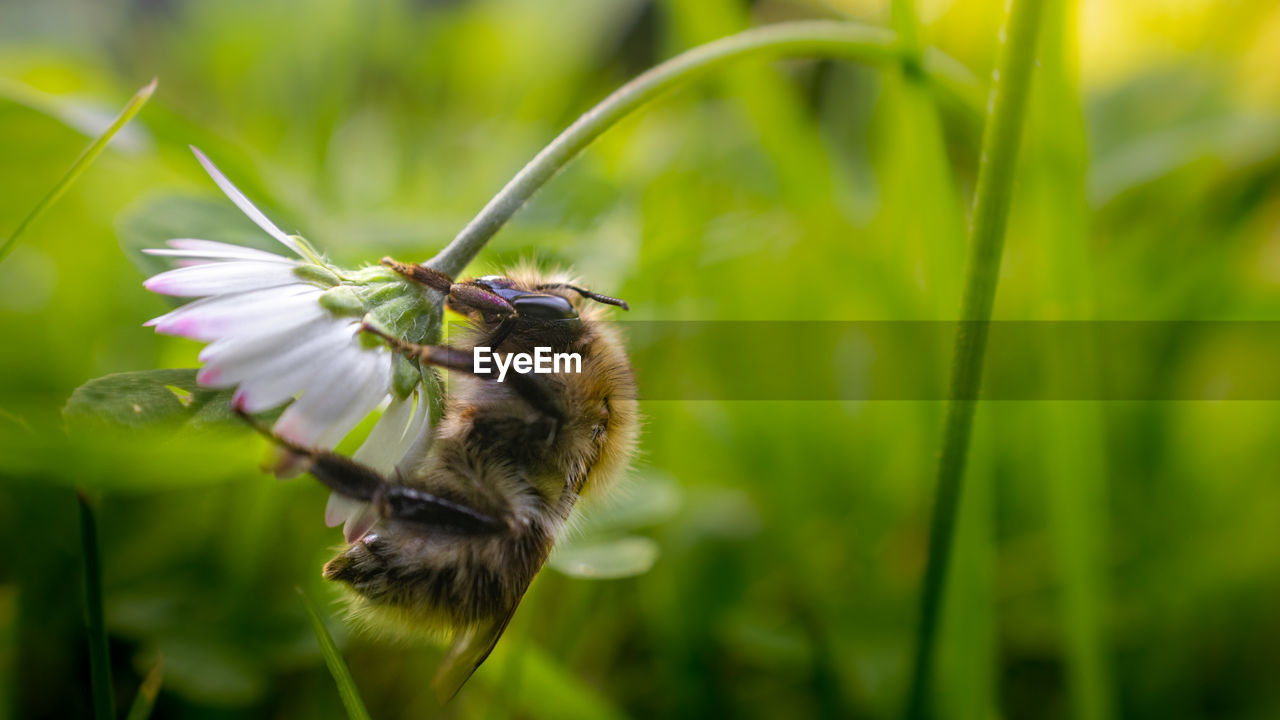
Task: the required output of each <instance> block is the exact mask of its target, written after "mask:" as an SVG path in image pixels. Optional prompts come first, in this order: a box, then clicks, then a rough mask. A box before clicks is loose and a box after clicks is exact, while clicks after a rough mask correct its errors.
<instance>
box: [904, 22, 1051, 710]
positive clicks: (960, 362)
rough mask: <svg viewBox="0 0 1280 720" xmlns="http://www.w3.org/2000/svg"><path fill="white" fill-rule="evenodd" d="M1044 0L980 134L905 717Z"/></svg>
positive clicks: (952, 504) (938, 593)
mask: <svg viewBox="0 0 1280 720" xmlns="http://www.w3.org/2000/svg"><path fill="white" fill-rule="evenodd" d="M1042 4H1043V3H1042V0H1013V3H1012V7H1011V8H1010V10H1009V17H1008V21H1007V26H1006V32H1007V37H1008V43H1007V45H1006V46H1005V48H1004V52H1003V53H1002V56H1001V59H1000V64H999V67H998V69H997V71H996V74H995V76H994V77H995V82H994V84H993V85H992V90H991V113H990V116H989V120H988V122H987V127H986V130H985V132H984V133H983V138H982V159H981V161H980V164H979V166H978V186H977V190H976V193H975V195H974V200H973V221H972V224H971V225H970V228H969V259H968V262H967V267H966V269H965V285H964V294H963V297H962V300H961V304H960V320H961V322H960V327H959V330H958V331H957V333H956V340H955V349H954V351H953V355H952V366H951V387H950V390H949V392H948V395H947V407H946V411H945V420H944V430H943V441H942V456H941V459H940V460H939V463H938V474H937V493H936V495H935V496H934V498H935V499H934V508H933V519H932V524H931V526H930V530H929V560H928V565H927V567H926V568H925V577H924V590H923V593H922V595H921V602H920V626H919V629H918V631H917V635H916V648H915V661H914V666H913V668H912V676H911V695H910V701H909V704H908V708H907V717H908V718H924V717H927V716H928V714H929V707H928V690H929V676H930V674H931V672H932V669H933V657H934V650H935V646H936V637H937V629H938V622H939V615H940V613H941V610H942V596H943V591H944V590H945V586H946V575H947V563H948V560H949V555H950V553H951V541H952V538H953V536H954V534H955V532H954V531H955V521H956V510H957V507H958V505H959V502H960V492H961V481H962V480H963V478H964V469H965V460H966V458H967V456H968V451H969V436H970V434H971V431H972V429H973V413H974V409H975V405H976V401H977V398H978V392H979V390H980V389H981V386H982V359H983V355H984V354H985V352H986V346H987V331H988V329H989V325H990V322H991V306H992V303H993V301H994V300H995V294H996V281H997V279H998V276H999V272H1000V256H1001V253H1002V251H1003V249H1004V233H1005V225H1006V223H1007V220H1008V217H1009V204H1010V199H1011V197H1012V195H1013V177H1014V170H1015V168H1016V165H1017V159H1018V146H1019V144H1020V141H1021V139H1022V126H1023V116H1024V115H1025V114H1026V108H1027V97H1028V95H1029V94H1030V88H1031V74H1032V71H1033V69H1034V67H1035V51H1036V35H1037V30H1038V29H1039V25H1040V10H1041V6H1042Z"/></svg>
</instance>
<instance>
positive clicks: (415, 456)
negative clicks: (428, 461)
mask: <svg viewBox="0 0 1280 720" xmlns="http://www.w3.org/2000/svg"><path fill="white" fill-rule="evenodd" d="M416 392H417V395H418V406H417V408H415V410H414V413H413V419H411V420H410V421H409V427H408V429H407V430H405V433H404V438H403V439H402V440H401V441H400V446H399V447H397V448H396V449H395V452H394V455H395V456H396V457H398V458H399V460H397V461H396V468H397V469H399V470H400V471H401V472H406V473H407V472H410V471H411V470H413V468H414V466H416V465H417V464H418V463H420V462H422V458H424V457H426V456H427V451H429V450H430V449H431V441H432V440H433V439H434V438H435V429H434V428H433V427H432V426H431V400H430V399H429V398H428V397H427V391H426V388H425V387H423V386H421V385H419V386H418V389H417V391H416Z"/></svg>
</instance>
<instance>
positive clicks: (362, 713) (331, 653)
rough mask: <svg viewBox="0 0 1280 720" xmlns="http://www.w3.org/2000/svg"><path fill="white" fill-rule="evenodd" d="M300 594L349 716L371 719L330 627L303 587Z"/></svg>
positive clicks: (362, 719)
mask: <svg viewBox="0 0 1280 720" xmlns="http://www.w3.org/2000/svg"><path fill="white" fill-rule="evenodd" d="M298 595H299V596H300V597H301V598H302V605H303V607H305V608H306V609H307V617H308V618H309V619H310V620H311V629H312V630H313V631H315V634H316V642H318V643H320V652H321V653H323V654H324V662H325V664H326V665H328V666H329V673H330V674H332V675H333V681H334V682H335V683H337V685H338V694H339V695H341V696H342V704H343V705H344V706H346V708H347V717H350V718H352V720H369V711H368V710H366V709H365V707H364V701H363V700H361V699H360V691H359V690H358V689H357V688H356V681H355V680H354V679H352V677H351V671H350V670H348V669H347V664H346V663H345V662H343V660H342V653H340V652H338V646H337V644H335V643H334V642H333V636H331V635H330V634H329V629H328V628H326V627H325V626H324V620H323V619H321V617H320V611H319V610H318V609H317V608H316V606H315V603H313V602H311V598H309V597H307V594H306V593H304V592H302V588H298Z"/></svg>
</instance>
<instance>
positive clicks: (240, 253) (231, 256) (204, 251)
mask: <svg viewBox="0 0 1280 720" xmlns="http://www.w3.org/2000/svg"><path fill="white" fill-rule="evenodd" d="M210 244H211V245H221V246H222V247H220V248H200V249H188V248H144V249H143V250H142V252H144V253H146V254H148V255H159V256H161V257H177V258H199V259H202V260H257V261H259V262H282V263H293V264H296V263H297V262H298V261H297V260H292V259H290V258H287V257H285V256H283V255H274V254H272V253H269V252H263V251H261V250H253V249H251V248H246V247H240V246H239V245H227V244H225V243H210Z"/></svg>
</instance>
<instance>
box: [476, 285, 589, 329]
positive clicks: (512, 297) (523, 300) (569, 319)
mask: <svg viewBox="0 0 1280 720" xmlns="http://www.w3.org/2000/svg"><path fill="white" fill-rule="evenodd" d="M468 284H469V285H471V286H472V287H474V288H477V289H479V290H481V291H482V292H484V293H485V294H487V295H491V296H496V297H494V302H498V303H502V304H504V305H505V306H506V307H508V308H510V309H512V310H514V311H515V314H516V316H517V317H519V318H521V319H523V320H532V321H534V322H538V323H556V324H569V325H572V324H576V323H577V321H578V309H577V308H576V307H574V305H573V303H572V302H570V301H569V299H568V298H566V297H565V296H563V295H558V294H556V293H553V292H547V291H546V290H545V289H543V288H532V289H530V288H523V287H520V286H519V285H517V284H516V282H515V281H514V280H512V279H511V278H507V277H503V276H501V275H486V276H485V277H481V278H476V279H474V280H470V281H468Z"/></svg>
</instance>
